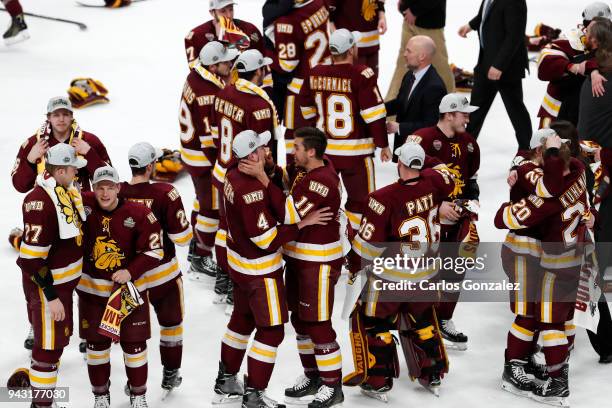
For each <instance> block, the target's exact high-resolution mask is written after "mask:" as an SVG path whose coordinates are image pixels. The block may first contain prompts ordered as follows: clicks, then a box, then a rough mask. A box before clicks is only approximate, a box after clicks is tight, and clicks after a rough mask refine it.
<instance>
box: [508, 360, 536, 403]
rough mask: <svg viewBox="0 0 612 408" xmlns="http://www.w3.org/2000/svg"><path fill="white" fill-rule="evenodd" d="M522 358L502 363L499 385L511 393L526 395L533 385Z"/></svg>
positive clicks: (529, 392)
mask: <svg viewBox="0 0 612 408" xmlns="http://www.w3.org/2000/svg"><path fill="white" fill-rule="evenodd" d="M526 365H527V362H526V361H524V360H510V361H507V362H506V363H505V364H504V373H503V374H502V382H501V387H502V389H504V390H505V391H508V392H509V393H511V394H514V395H519V396H523V397H528V396H529V395H530V394H531V392H532V391H533V389H534V387H535V385H536V384H535V383H534V381H533V380H532V379H531V378H529V377H528V376H527V373H526V372H525V367H526Z"/></svg>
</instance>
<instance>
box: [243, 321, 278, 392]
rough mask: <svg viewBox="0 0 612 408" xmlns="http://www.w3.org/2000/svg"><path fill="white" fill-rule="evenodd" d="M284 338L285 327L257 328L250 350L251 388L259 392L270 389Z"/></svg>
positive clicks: (249, 370)
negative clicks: (280, 345) (277, 356)
mask: <svg viewBox="0 0 612 408" xmlns="http://www.w3.org/2000/svg"><path fill="white" fill-rule="evenodd" d="M284 336H285V332H284V329H283V326H273V327H260V328H257V331H256V332H255V340H254V341H253V344H252V345H251V348H250V349H249V357H248V364H247V367H248V373H249V377H248V383H247V385H248V386H249V387H253V388H255V389H258V390H265V389H266V388H267V387H268V383H269V382H270V377H271V376H272V370H273V369H274V363H275V362H276V350H277V347H278V345H279V344H281V342H282V341H283V337H284Z"/></svg>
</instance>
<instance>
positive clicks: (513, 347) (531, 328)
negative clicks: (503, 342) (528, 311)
mask: <svg viewBox="0 0 612 408" xmlns="http://www.w3.org/2000/svg"><path fill="white" fill-rule="evenodd" d="M536 325H537V322H536V321H535V319H534V318H533V317H526V316H516V317H515V318H514V323H512V327H511V328H510V331H508V343H507V348H506V361H510V360H515V359H516V360H527V357H528V356H529V354H531V353H532V352H533V347H532V344H533V340H534V332H535V329H536Z"/></svg>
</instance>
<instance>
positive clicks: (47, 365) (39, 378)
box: [17, 143, 87, 408]
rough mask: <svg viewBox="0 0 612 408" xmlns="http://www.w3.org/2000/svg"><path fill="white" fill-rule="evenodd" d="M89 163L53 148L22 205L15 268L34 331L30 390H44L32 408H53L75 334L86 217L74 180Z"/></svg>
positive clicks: (60, 147) (70, 151) (63, 147)
mask: <svg viewBox="0 0 612 408" xmlns="http://www.w3.org/2000/svg"><path fill="white" fill-rule="evenodd" d="M86 164H87V163H86V161H85V160H84V159H82V158H80V157H77V155H76V152H75V150H74V148H73V147H72V146H69V145H66V144H63V143H62V144H57V145H55V146H53V147H51V148H50V149H49V150H48V151H47V153H46V154H45V171H43V173H41V174H40V175H39V176H37V178H36V185H35V186H34V188H33V189H32V191H30V193H29V194H28V195H27V196H26V197H25V199H24V201H23V206H22V211H23V231H24V233H23V236H22V243H21V246H20V248H19V258H18V259H17V265H19V267H20V268H21V271H22V276H23V289H24V292H25V294H26V299H27V302H28V312H29V317H30V321H31V323H32V327H33V331H34V344H33V347H32V360H31V364H30V374H29V375H30V383H31V386H32V390H33V391H34V392H40V394H37V395H38V397H35V398H34V400H33V402H32V407H34V408H36V407H51V406H55V404H54V403H53V398H52V397H50V396H49V395H51V394H52V392H53V390H54V389H55V385H56V382H57V369H58V366H59V361H60V357H61V356H62V352H63V350H64V347H66V346H67V345H68V342H69V340H70V336H71V335H72V328H73V325H72V295H73V293H74V289H75V288H76V286H77V283H78V282H79V277H80V276H81V272H82V269H83V249H82V241H83V239H82V235H81V223H82V222H83V221H84V219H85V211H84V209H83V204H82V200H81V196H80V193H79V192H78V190H77V189H76V188H75V186H74V184H73V179H74V177H75V176H76V174H77V171H78V169H79V168H82V167H84V166H85V165H86ZM47 392H51V394H49V395H45V393H47ZM41 396H42V397H41Z"/></svg>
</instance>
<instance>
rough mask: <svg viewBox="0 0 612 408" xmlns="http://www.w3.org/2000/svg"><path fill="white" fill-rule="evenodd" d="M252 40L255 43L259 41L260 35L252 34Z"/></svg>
mask: <svg viewBox="0 0 612 408" xmlns="http://www.w3.org/2000/svg"><path fill="white" fill-rule="evenodd" d="M251 40H253V42H257V41H259V34H257V33H253V34H251Z"/></svg>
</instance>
